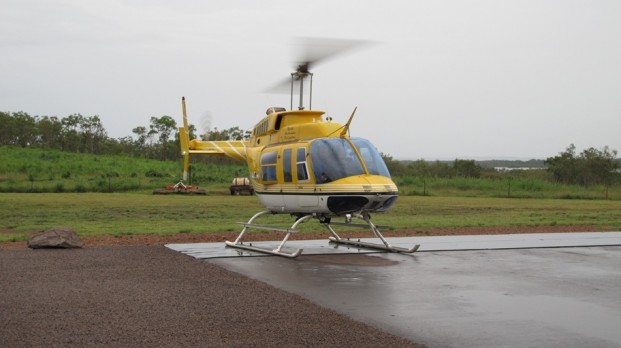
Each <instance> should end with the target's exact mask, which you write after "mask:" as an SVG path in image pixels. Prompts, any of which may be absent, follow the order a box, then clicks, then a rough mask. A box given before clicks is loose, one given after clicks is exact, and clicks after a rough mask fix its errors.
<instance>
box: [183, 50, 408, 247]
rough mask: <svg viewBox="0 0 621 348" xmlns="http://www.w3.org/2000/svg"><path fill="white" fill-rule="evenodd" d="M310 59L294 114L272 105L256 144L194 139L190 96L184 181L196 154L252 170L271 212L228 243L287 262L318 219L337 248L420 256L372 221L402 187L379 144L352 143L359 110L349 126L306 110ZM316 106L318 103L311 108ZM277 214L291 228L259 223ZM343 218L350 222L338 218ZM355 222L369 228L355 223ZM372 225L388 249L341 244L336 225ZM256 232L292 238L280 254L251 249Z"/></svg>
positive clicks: (299, 74) (300, 70) (299, 72)
mask: <svg viewBox="0 0 621 348" xmlns="http://www.w3.org/2000/svg"><path fill="white" fill-rule="evenodd" d="M316 61H317V59H315V60H314V61H311V60H307V61H305V62H303V63H301V64H299V65H297V67H296V70H295V71H294V72H292V73H291V104H292V105H291V110H286V109H285V108H282V107H270V108H268V109H267V111H266V114H267V115H266V116H265V117H264V118H263V119H261V120H260V121H259V122H258V123H257V124H256V125H255V126H254V128H253V130H252V133H251V135H250V138H249V140H248V141H203V140H198V139H194V140H190V139H189V128H188V121H187V112H186V104H185V97H184V98H182V111H183V127H182V128H179V139H180V144H181V152H182V155H183V157H184V173H183V179H184V180H187V175H188V166H189V160H190V155H194V154H203V155H215V156H227V157H230V158H232V159H235V160H238V161H241V162H245V163H247V165H248V170H249V174H250V180H251V184H252V186H253V189H254V192H255V194H256V196H257V197H258V199H259V201H260V202H261V204H262V205H263V206H264V207H265V210H263V211H260V212H258V213H256V214H255V215H254V216H252V217H251V218H250V219H249V220H248V221H247V222H245V223H242V224H243V229H242V230H241V232H240V234H239V236H238V237H237V238H236V239H235V241H232V242H231V241H226V242H225V243H226V245H227V246H229V247H233V248H240V249H245V250H251V251H256V252H262V253H268V254H274V255H279V256H285V257H291V258H293V257H297V256H298V255H300V254H301V253H302V249H297V250H295V251H294V252H285V251H283V247H284V245H285V243H286V242H287V241H288V240H289V238H290V236H291V235H292V234H294V233H295V232H297V231H298V230H297V227H298V226H299V225H300V224H301V223H303V222H305V221H308V220H310V219H317V220H318V221H319V222H320V223H321V224H323V225H324V226H325V227H326V228H327V229H328V230H329V231H330V233H331V237H330V238H329V239H330V240H331V241H332V242H334V243H339V244H348V245H354V246H358V247H363V248H373V249H381V250H386V251H392V252H403V253H413V252H415V251H416V250H417V249H418V247H419V245H415V246H413V247H412V248H410V249H406V248H399V247H395V246H392V245H391V244H390V243H389V242H388V241H387V240H386V239H385V238H384V237H383V236H382V234H381V232H380V231H379V229H378V227H377V226H376V225H375V224H373V222H371V215H370V213H372V212H382V211H385V210H387V209H389V208H390V207H391V206H392V205H393V204H394V203H395V201H396V200H397V197H398V189H397V185H395V183H394V182H393V181H392V179H391V177H390V173H389V172H388V168H387V167H386V164H385V163H384V161H383V159H382V157H381V155H380V153H379V152H378V151H377V149H376V148H375V146H373V144H371V142H369V141H368V140H366V139H362V138H356V137H350V135H349V127H350V124H351V122H352V119H353V117H354V114H355V112H356V109H354V111H353V112H352V114H351V116H350V117H349V119H348V121H347V122H346V123H345V124H344V125H342V124H339V123H337V122H333V121H332V119H331V117H325V116H324V112H323V111H317V110H305V108H304V105H303V86H304V79H306V78H310V79H311V83H310V86H311V88H310V95H311V98H312V76H313V74H312V73H311V72H310V71H309V68H310V66H311V65H312V64H313V63H314V62H316ZM296 82H297V83H299V86H300V103H299V106H298V109H297V110H293V86H294V83H296ZM310 103H311V104H310V105H312V102H310ZM269 214H290V215H292V216H294V217H295V222H294V223H293V225H292V226H291V227H286V228H275V227H273V226H267V225H261V224H257V223H256V220H257V219H258V218H259V217H262V216H264V215H269ZM336 217H343V218H344V222H334V221H332V219H333V218H336ZM353 219H359V220H362V221H363V223H353ZM336 225H347V226H357V227H368V228H370V229H371V231H372V232H373V233H374V235H375V236H376V237H377V238H379V239H380V241H381V244H380V243H368V242H363V241H360V240H349V239H345V238H341V237H340V236H339V235H338V234H337V232H336V231H335V229H334V227H333V226H336ZM249 229H264V230H272V231H278V232H283V233H284V238H283V239H282V241H281V242H280V244H279V245H278V247H277V248H275V249H268V248H263V247H258V246H253V245H252V243H244V241H243V239H244V237H245V236H246V232H247V231H248V230H249Z"/></svg>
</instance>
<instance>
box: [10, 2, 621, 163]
mask: <svg viewBox="0 0 621 348" xmlns="http://www.w3.org/2000/svg"><path fill="white" fill-rule="evenodd" d="M0 4H1V6H0V9H1V10H0V52H1V54H0V110H2V111H5V112H16V111H25V112H27V113H29V114H30V115H32V116H35V115H38V116H44V115H47V116H58V117H65V116H68V115H71V114H74V113H80V114H82V115H84V116H93V115H99V116H100V118H101V120H102V122H103V125H104V127H105V128H106V130H107V131H108V135H109V136H111V137H114V138H117V137H123V136H128V135H132V133H131V130H132V128H134V127H137V126H148V125H149V119H150V117H152V116H157V117H159V116H162V115H169V116H172V117H174V118H175V119H176V120H177V122H178V123H179V124H180V123H181V122H182V117H181V97H182V96H186V98H187V103H188V113H189V119H190V123H193V124H195V125H196V126H197V127H198V128H199V131H203V130H204V127H205V125H207V124H210V125H211V127H217V128H219V129H224V128H230V127H233V126H239V127H241V128H244V129H250V128H252V127H253V126H254V124H255V123H256V122H258V120H259V119H260V118H261V117H263V116H264V115H265V113H264V112H265V109H267V107H268V106H272V105H273V106H285V107H287V108H288V107H289V103H290V102H289V96H288V95H286V94H267V93H265V92H264V91H265V90H266V88H268V87H270V86H272V85H274V84H275V83H276V82H278V81H280V80H282V79H285V78H287V77H288V76H289V74H290V72H291V69H292V66H293V63H292V62H293V61H294V60H295V55H294V53H295V51H294V50H292V45H291V42H292V39H294V38H296V37H331V38H345V39H358V40H370V41H373V42H375V43H376V44H374V45H369V46H367V47H365V48H364V49H360V50H356V51H355V52H352V53H351V54H347V55H340V56H337V57H335V58H334V59H332V60H329V61H326V62H323V63H322V64H320V65H318V66H316V67H315V68H314V70H313V72H314V73H315V78H314V81H313V83H314V91H313V94H314V98H313V108H314V109H321V110H324V111H327V112H328V114H329V115H330V116H332V117H333V119H334V120H335V121H339V122H342V123H345V122H346V120H347V118H348V117H349V114H350V113H351V112H352V110H353V108H354V107H356V106H357V107H358V111H357V113H356V117H355V119H354V122H353V124H352V127H351V131H352V135H353V136H359V137H364V138H368V139H370V140H371V141H372V142H373V143H374V144H375V145H376V146H377V147H378V149H379V150H380V151H382V152H384V153H387V154H390V155H392V156H393V157H395V158H398V159H419V158H425V159H455V158H462V159H465V158H519V159H530V158H539V159H542V158H547V157H550V156H554V155H556V154H558V153H559V152H561V151H563V150H565V148H566V147H567V146H568V145H569V144H571V143H573V144H575V145H576V147H577V150H578V151H582V150H583V149H585V148H587V147H595V148H602V147H603V146H605V145H608V146H610V147H611V148H612V149H616V150H620V151H621V1H618V0H611V1H600V0H584V1H572V0H558V1H548V0H532V1H530V0H516V1H502V0H479V1H467V0H446V1H435V0H434V1H411V0H408V1H386V0H383V1H364V2H363V1H354V0H341V1H334V0H331V1H322V0H313V1H293V0H282V1H279V0H262V1H232V0H225V1H213V0H209V1H205V0H196V1H183V0H178V1H174V2H173V1H159V0H125V1H121V0H106V1H89V0H64V1H63V0H46V1H38V0H0Z"/></svg>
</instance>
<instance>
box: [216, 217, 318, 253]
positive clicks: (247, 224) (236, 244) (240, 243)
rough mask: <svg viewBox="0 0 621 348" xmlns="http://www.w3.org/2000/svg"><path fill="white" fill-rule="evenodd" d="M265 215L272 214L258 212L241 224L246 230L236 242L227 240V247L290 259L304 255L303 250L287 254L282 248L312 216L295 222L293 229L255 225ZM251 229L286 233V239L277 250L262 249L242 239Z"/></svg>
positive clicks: (243, 230)
mask: <svg viewBox="0 0 621 348" xmlns="http://www.w3.org/2000/svg"><path fill="white" fill-rule="evenodd" d="M265 214H271V212H270V211H269V210H265V211H261V212H258V213H256V214H254V216H252V217H251V218H250V220H248V222H240V224H242V225H244V228H243V229H242V231H241V232H240V233H239V236H237V239H235V241H234V242H229V241H228V240H227V241H225V242H224V243H225V244H226V245H227V246H229V247H232V248H238V249H244V250H250V251H257V252H260V253H266V254H272V255H278V256H284V257H289V258H295V257H298V256H299V255H300V254H301V253H302V250H303V249H297V250H296V251H294V252H292V253H287V252H283V251H282V248H283V246H284V245H285V243H286V242H287V240H289V237H290V236H291V234H293V233H296V232H298V230H297V229H296V228H297V227H298V225H299V224H301V223H302V222H304V221H306V220H308V219H310V218H311V217H312V215H305V216H302V217H301V218H299V219H297V220H295V223H294V224H293V225H292V226H291V228H278V227H272V226H266V225H258V224H255V223H253V222H254V220H256V219H257V218H258V217H260V216H262V215H265ZM250 228H254V229H260V230H270V231H276V232H284V233H285V237H284V238H283V240H282V241H281V242H280V244H279V245H278V247H277V248H276V249H267V248H261V247H256V246H252V243H249V244H244V242H243V241H242V239H243V238H244V235H245V234H246V232H247V231H248V229H250Z"/></svg>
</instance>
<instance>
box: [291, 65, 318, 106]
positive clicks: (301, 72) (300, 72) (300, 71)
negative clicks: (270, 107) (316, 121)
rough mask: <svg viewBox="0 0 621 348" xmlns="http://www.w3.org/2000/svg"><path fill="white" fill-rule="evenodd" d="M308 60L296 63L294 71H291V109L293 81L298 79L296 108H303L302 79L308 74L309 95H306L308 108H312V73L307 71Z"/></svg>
mask: <svg viewBox="0 0 621 348" xmlns="http://www.w3.org/2000/svg"><path fill="white" fill-rule="evenodd" d="M308 65H309V62H306V63H303V64H300V65H298V67H297V69H296V70H295V72H292V73H291V106H290V109H291V110H293V85H294V83H295V81H296V80H297V81H299V83H300V104H299V105H298V110H304V79H305V78H307V77H309V76H310V88H309V97H308V104H309V106H308V108H309V109H311V110H312V108H313V73H312V72H310V71H308Z"/></svg>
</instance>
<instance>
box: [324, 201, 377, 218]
mask: <svg viewBox="0 0 621 348" xmlns="http://www.w3.org/2000/svg"><path fill="white" fill-rule="evenodd" d="M368 203H369V199H368V198H366V197H362V196H331V197H328V209H330V211H331V212H333V213H335V214H337V215H341V214H348V213H353V212H357V211H360V210H362V208H364V207H365V206H366V205H367V204H368Z"/></svg>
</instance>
